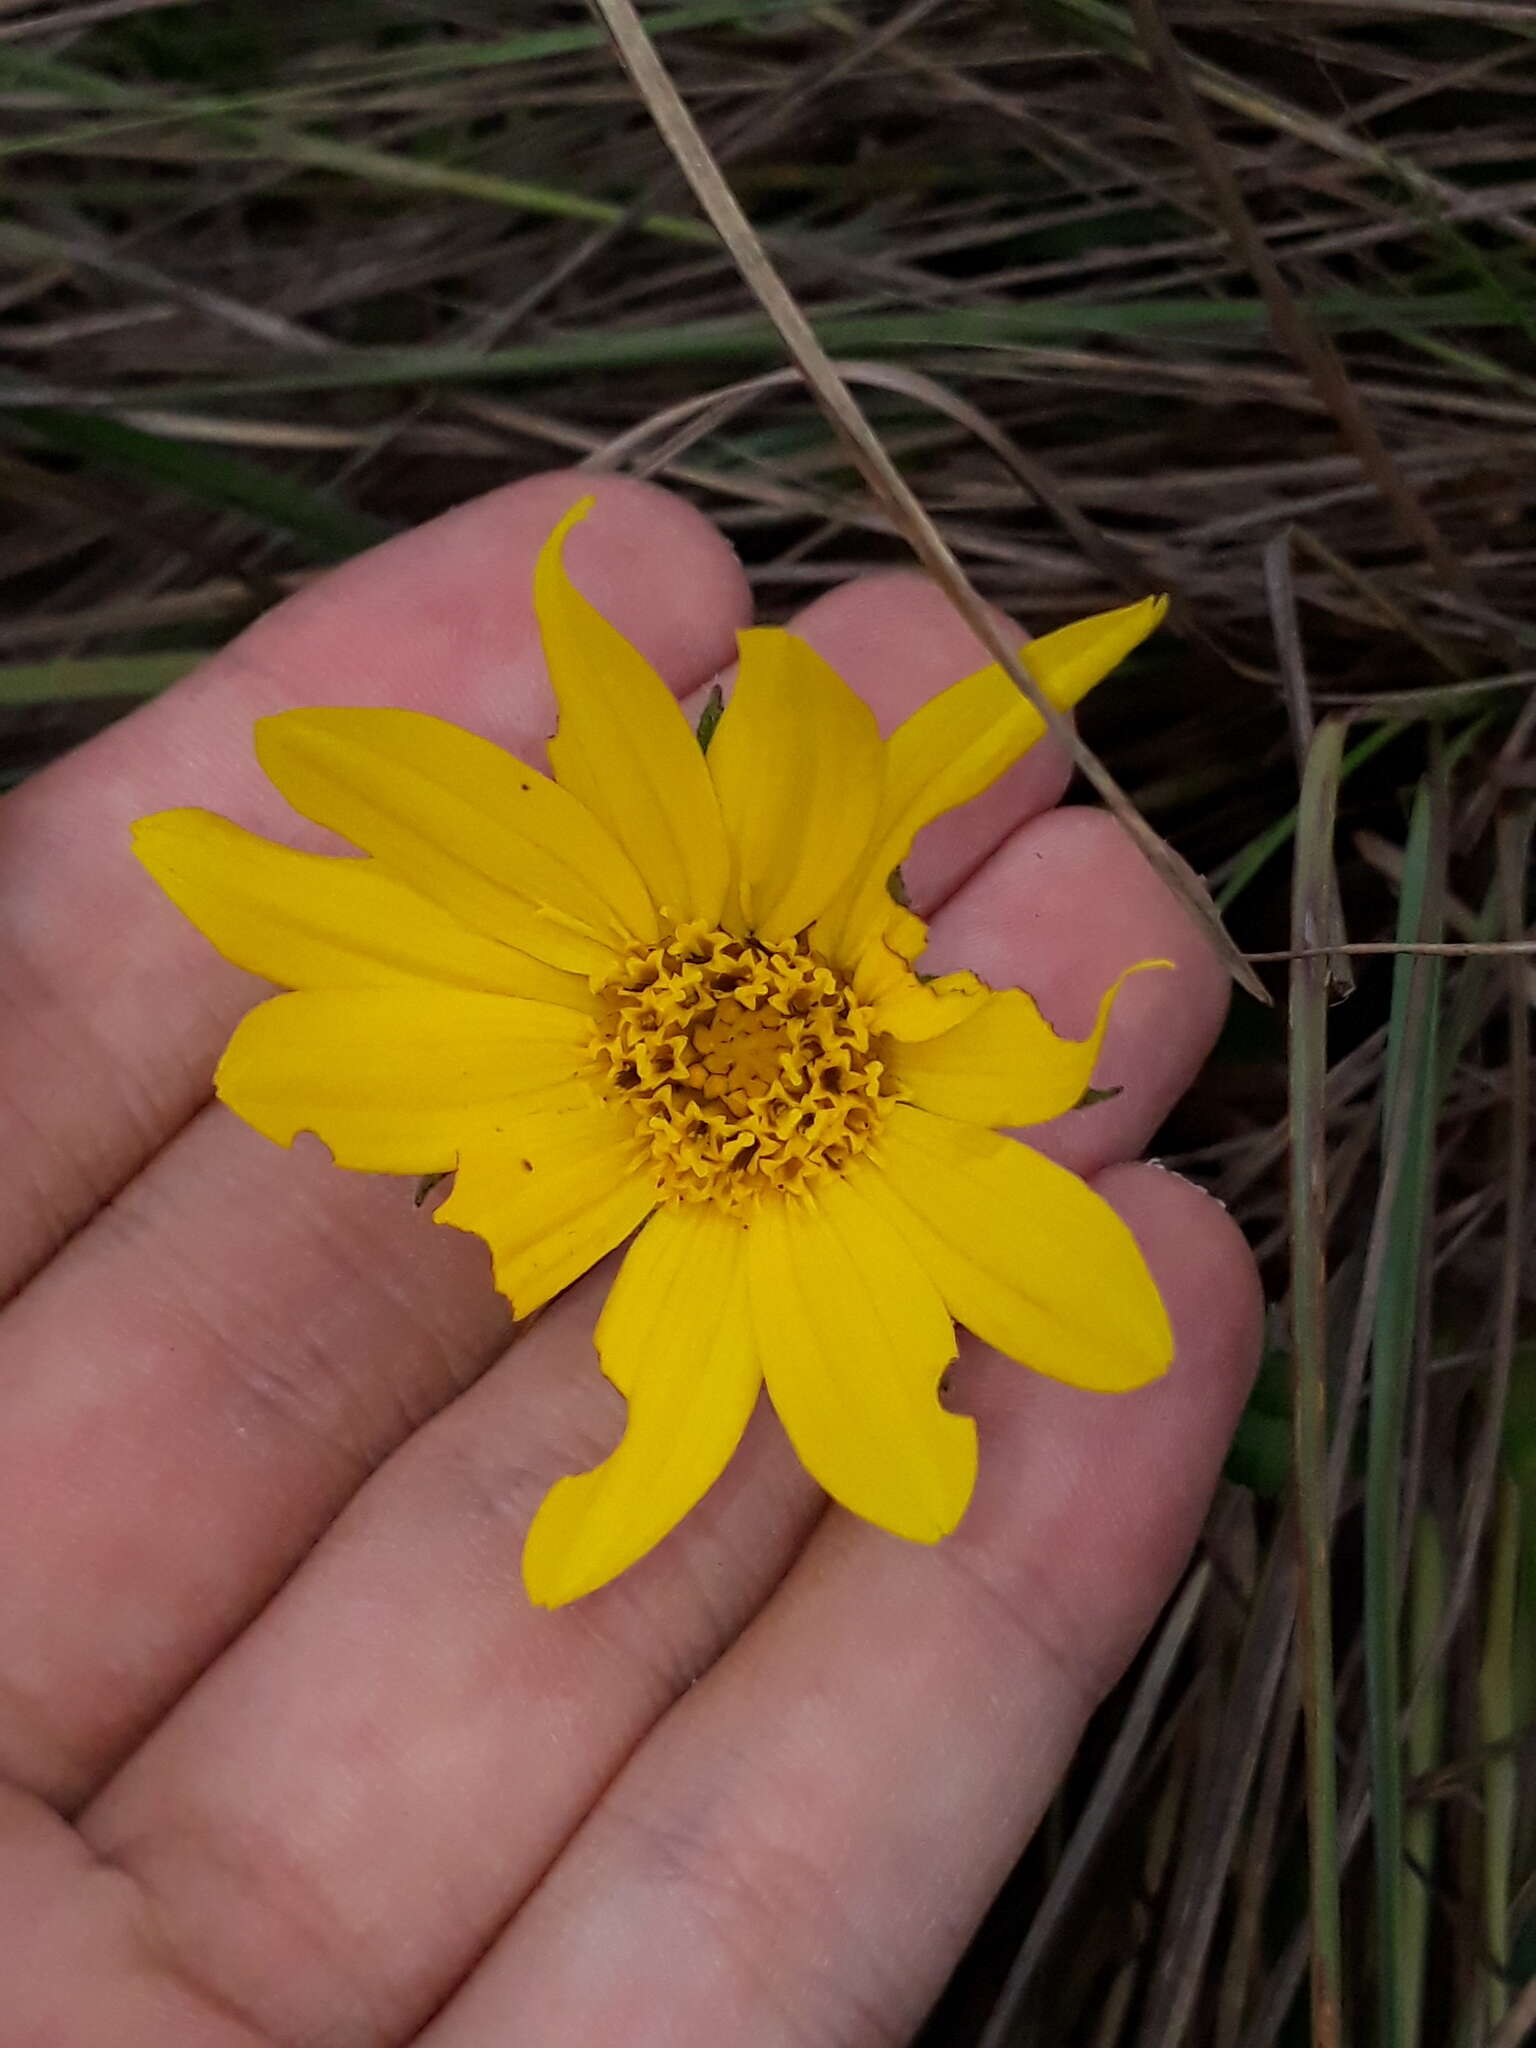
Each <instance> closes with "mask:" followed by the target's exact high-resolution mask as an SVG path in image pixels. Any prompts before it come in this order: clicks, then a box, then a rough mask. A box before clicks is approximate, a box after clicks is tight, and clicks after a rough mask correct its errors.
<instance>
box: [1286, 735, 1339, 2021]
mask: <svg viewBox="0 0 1536 2048" xmlns="http://www.w3.org/2000/svg"><path fill="white" fill-rule="evenodd" d="M1345 731H1346V728H1345V725H1344V723H1343V721H1342V720H1338V719H1332V718H1330V719H1325V720H1324V721H1323V723H1322V724H1321V725H1320V726H1319V727H1318V729H1317V732H1316V734H1315V736H1314V738H1313V741H1312V745H1311V747H1310V748H1309V749H1308V751H1307V762H1306V769H1305V772H1304V774H1303V776H1302V784H1301V802H1300V805H1299V806H1298V812H1299V818H1298V835H1297V845H1296V865H1295V872H1294V876H1293V879H1292V890H1291V944H1292V946H1293V947H1294V948H1296V949H1297V950H1298V951H1299V950H1300V949H1302V948H1305V947H1309V946H1312V945H1313V944H1315V942H1316V935H1317V932H1318V930H1319V929H1320V923H1319V920H1320V917H1321V914H1322V910H1323V906H1324V905H1325V904H1326V903H1327V902H1328V900H1329V877H1330V874H1331V871H1332V861H1333V829H1334V817H1335V813H1336V809H1337V803H1338V788H1339V775H1340V770H1341V765H1342V761H1343V754H1344V735H1345ZM1288 1065H1289V1082H1290V1100H1291V1188H1290V1195H1291V1350H1292V1358H1293V1361H1294V1369H1295V1374H1296V1389H1295V1395H1294V1399H1293V1403H1292V1421H1293V1426H1294V1431H1295V1449H1294V1471H1295V1483H1296V1516H1297V1534H1298V1537H1299V1539H1300V1549H1301V1555H1300V1560H1299V1568H1298V1612H1297V1622H1298V1636H1299V1655H1300V1663H1301V1693H1302V1706H1303V1711H1304V1716H1305V1725H1306V1736H1307V1755H1306V1782H1307V1854H1308V1869H1309V1876H1310V1880H1311V1896H1310V1908H1309V1917H1310V1921H1311V1928H1312V2038H1313V2044H1314V2048H1339V2043H1340V2041H1341V2039H1342V2035H1341V2028H1342V2025H1343V1982H1344V1957H1343V1933H1342V1928H1341V1919H1340V1910H1339V1861H1340V1859H1339V1792H1338V1771H1337V1764H1336V1761H1335V1757H1336V1748H1337V1728H1336V1722H1335V1711H1334V1686H1333V1589H1332V1583H1331V1568H1330V1551H1331V1528H1332V1518H1331V1515H1330V1512H1329V1500H1328V1334H1327V1329H1328V1324H1327V1297H1326V1289H1327V1272H1328V1252H1327V1229H1328V1165H1327V1142H1328V1141H1327V1129H1326V1119H1325V1106H1324V1105H1325V1094H1324V1091H1325V1087H1326V1083H1327V1078H1328V968H1327V962H1326V960H1325V959H1322V958H1320V957H1318V956H1316V955H1312V956H1309V957H1307V958H1305V959H1296V960H1293V961H1292V963H1291V985H1290V1049H1289V1061H1288Z"/></svg>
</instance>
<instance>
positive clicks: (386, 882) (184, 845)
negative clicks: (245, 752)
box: [133, 810, 593, 1011]
mask: <svg viewBox="0 0 1536 2048" xmlns="http://www.w3.org/2000/svg"><path fill="white" fill-rule="evenodd" d="M133 850H134V852H135V853H136V854H137V855H138V857H139V859H140V860H141V861H142V862H143V864H144V866H145V867H146V868H147V869H148V870H149V872H150V873H151V874H152V875H153V876H154V878H155V880H156V881H157V882H158V883H159V884H160V886H161V888H162V889H163V890H164V891H165V893H166V894H167V896H169V897H170V899H171V901H172V902H173V903H174V904H175V905H176V907H177V908H178V909H179V910H181V911H182V912H183V913H184V914H185V915H186V916H187V917H189V918H190V919H191V920H192V922H193V924H195V925H196V926H197V928H198V930H199V931H200V932H201V933H202V934H203V936H204V937H205V938H207V939H211V940H212V941H213V943H214V945H215V946H217V947H218V949H219V951H220V952H221V953H222V954H223V955H224V957H225V959H226V960H233V961H234V963H235V965H236V966H237V967H244V968H246V969H247V970H248V971H249V972H250V973H252V974H263V975H265V976H266V978H267V979H268V981H276V982H281V983H282V984H283V986H284V987H286V988H378V987H382V986H387V985H389V984H392V983H394V982H399V981H430V982H437V983H443V984H447V985H448V986H451V987H455V988H473V989H488V990H491V991H493V992H495V993H496V994H498V995H509V996H529V997H532V998H533V999H534V1000H535V1001H538V1002H546V1003H564V1004H566V1005H568V1006H569V1007H571V1008H575V1009H581V1010H585V1011H590V1010H591V1009H592V1007H593V999H592V994H591V991H590V989H589V988H588V986H587V984H586V983H585V982H584V981H582V980H580V979H579V978H578V977H577V976H576V975H574V974H563V973H562V972H561V971H560V970H559V968H556V967H547V966H546V965H545V964H544V962H543V961H542V960H535V959H533V957H532V956H531V955H530V954H527V953H520V952H518V951H517V950H516V949H515V948H514V947H512V946H503V945H498V944H497V942H496V941H495V940H494V939H487V938H485V937H483V936H482V935H481V934H480V933H479V932H474V931H471V930H470V929H469V927H468V926H467V925H462V924H459V923H457V922H456V921H455V920H454V919H453V918H451V917H449V916H448V915H447V913H446V912H445V911H442V910H439V909H438V908H437V906H436V905H435V904H433V903H429V902H428V901H427V900H426V898H425V897H424V896H418V895H417V894H416V892H415V890H413V889H408V888H407V887H406V886H405V884H404V883H403V882H399V881H397V880H396V879H395V878H394V876H393V875H391V874H388V873H387V872H386V871H385V870H384V869H383V868H381V867H380V866H379V864H378V862H377V861H372V860H338V859H335V858H334V857H332V856H331V855H329V854H322V853H297V852H295V850H294V849H293V848H292V847H291V846H276V845H274V844H273V843H272V841H271V840H269V839H260V838H258V837H257V836H256V834H255V833H254V832H246V831H243V830H242V829H241V827H240V826H238V825H232V824H231V823H230V822H229V820H228V819H227V818H220V817H217V816H215V815H214V813H213V812H212V811H195V810H185V811H160V812H158V813H157V814H156V815H155V816H154V817H152V818H140V819H139V821H138V823H137V824H136V825H135V826H134V828H133Z"/></svg>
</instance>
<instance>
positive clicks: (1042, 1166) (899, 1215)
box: [868, 1104, 1173, 1393]
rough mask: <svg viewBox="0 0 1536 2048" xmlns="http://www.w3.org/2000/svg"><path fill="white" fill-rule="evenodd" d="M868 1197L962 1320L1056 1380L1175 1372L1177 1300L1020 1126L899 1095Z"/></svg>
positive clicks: (1126, 1236) (1094, 1382)
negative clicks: (970, 1119)
mask: <svg viewBox="0 0 1536 2048" xmlns="http://www.w3.org/2000/svg"><path fill="white" fill-rule="evenodd" d="M874 1165H875V1167H876V1169H877V1170H876V1171H875V1172H874V1173H872V1174H871V1175H870V1176H869V1181H868V1187H869V1198H870V1200H871V1202H872V1203H873V1204H874V1205H875V1206H876V1207H878V1209H879V1211H880V1213H881V1215H882V1216H883V1217H884V1218H885V1219H886V1220H887V1221H888V1222H889V1223H890V1225H891V1226H892V1228H893V1229H894V1230H896V1231H897V1232H898V1233H899V1234H900V1235H901V1237H903V1238H904V1239H905V1240H906V1244H907V1255H908V1257H909V1258H910V1259H911V1260H912V1261H913V1262H914V1264H921V1265H922V1267H923V1268H924V1270H925V1271H926V1272H927V1273H929V1274H930V1275H931V1276H932V1278H933V1280H934V1282H935V1283H936V1284H937V1286H938V1289H939V1292H940V1293H941V1294H942V1296H943V1297H944V1303H945V1306H946V1307H947V1308H948V1310H949V1312H950V1314H951V1315H952V1316H953V1317H954V1318H955V1320H956V1322H959V1323H963V1324H964V1325H965V1327H966V1328H967V1329H968V1330H974V1331H975V1333H976V1335H977V1336H978V1337H980V1338H982V1339H983V1340H984V1341H985V1342H986V1343H988V1344H991V1345H994V1346H995V1347H996V1348H997V1349H998V1350H999V1351H1003V1352H1006V1353H1007V1355H1008V1356H1009V1357H1010V1358H1016V1359H1018V1360H1019V1362H1020V1363H1021V1364H1022V1365H1027V1366H1030V1367H1032V1368H1033V1369H1034V1370H1035V1371H1036V1372H1042V1373H1047V1374H1049V1375H1050V1377H1051V1378H1052V1379H1058V1380H1067V1381H1069V1382H1070V1383H1071V1384H1072V1385H1073V1386H1078V1387H1088V1388H1092V1389H1094V1390H1096V1391H1098V1392H1101V1393H1124V1392H1127V1391H1128V1390H1129V1389H1130V1388H1132V1387H1139V1386H1142V1385H1144V1384H1145V1383H1146V1382H1147V1381H1148V1380H1154V1379H1156V1378H1157V1377H1158V1376H1159V1375H1160V1374H1161V1373H1163V1372H1166V1370H1167V1369H1168V1364H1169V1361H1170V1359H1171V1358H1172V1356H1173V1334H1172V1332H1171V1330H1170V1329H1169V1326H1168V1316H1167V1311H1166V1310H1165V1309H1164V1307H1163V1304H1162V1300H1161V1298H1160V1296H1159V1295H1158V1292H1157V1287H1156V1284H1155V1283H1154V1281H1153V1279H1152V1275H1151V1274H1150V1273H1149V1272H1148V1270H1147V1265H1146V1261H1145V1260H1144V1259H1143V1258H1142V1255H1141V1250H1140V1247H1139V1246H1138V1245H1137V1243H1136V1240H1135V1238H1134V1237H1133V1236H1132V1235H1131V1233H1130V1231H1129V1229H1128V1228H1127V1227H1126V1225H1125V1224H1124V1223H1122V1222H1121V1220H1120V1218H1119V1217H1118V1216H1117V1215H1116V1214H1115V1212H1114V1210H1113V1209H1111V1208H1110V1206H1109V1204H1108V1203H1107V1202H1105V1201H1104V1200H1102V1199H1101V1198H1100V1197H1099V1196H1098V1195H1096V1194H1095V1193H1094V1192H1093V1190H1092V1189H1091V1188H1090V1187H1089V1186H1088V1185H1087V1184H1086V1182H1084V1181H1081V1180H1079V1179H1078V1177H1077V1175H1076V1174H1075V1173H1069V1172H1068V1171H1067V1169H1066V1168H1065V1167H1064V1166H1057V1165H1056V1164H1055V1163H1054V1162H1053V1161H1052V1160H1049V1159H1046V1158H1044V1157H1043V1156H1042V1155H1041V1154H1040V1153H1038V1152H1034V1151H1031V1149H1030V1148H1029V1146H1027V1145H1021V1144H1020V1143H1019V1141H1018V1140H1017V1139H1016V1138H1004V1137H999V1136H998V1134H997V1133H996V1132H995V1131H986V1130H981V1129H979V1128H978V1127H977V1126H976V1125H975V1124H962V1123H952V1122H951V1121H950V1120H949V1119H948V1118H946V1117H938V1116H933V1115H931V1114H930V1113H929V1112H928V1111H927V1110H922V1109H915V1108H912V1107H910V1106H908V1105H907V1104H898V1105H897V1107H896V1108H894V1109H893V1110H892V1111H891V1113H890V1115H889V1116H888V1117H887V1118H886V1122H885V1127H884V1130H883V1131H882V1133H881V1141H880V1148H879V1152H878V1155H877V1157H876V1159H875V1161H874Z"/></svg>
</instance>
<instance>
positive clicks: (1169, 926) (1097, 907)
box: [924, 805, 1230, 1174]
mask: <svg viewBox="0 0 1536 2048" xmlns="http://www.w3.org/2000/svg"><path fill="white" fill-rule="evenodd" d="M1139 960H1167V961H1169V962H1170V963H1171V972H1158V973H1153V974H1138V975H1134V976H1133V977H1132V979H1131V980H1130V981H1128V982H1127V983H1126V985H1125V987H1124V988H1123V989H1122V990H1121V992H1120V995H1119V997H1118V998H1117V1000H1116V1003H1115V1007H1114V1010H1113V1012H1112V1014H1111V1017H1110V1022H1109V1029H1108V1031H1107V1032H1106V1034H1105V1038H1104V1045H1103V1049H1102V1051H1101V1052H1100V1055H1099V1061H1098V1065H1097V1067H1096V1068H1095V1071H1094V1077H1093V1085H1094V1087H1095V1088H1099V1089H1114V1090H1116V1091H1117V1092H1116V1093H1115V1094H1114V1095H1113V1096H1112V1097H1111V1098H1110V1099H1109V1100H1108V1101H1104V1102H1095V1103H1094V1104H1093V1105H1092V1106H1091V1107H1085V1108H1082V1109H1075V1110H1069V1111H1068V1112H1067V1114H1066V1115H1065V1116H1061V1117H1057V1118H1055V1119H1054V1121H1053V1122H1051V1123H1049V1124H1044V1125H1036V1126H1035V1127H1034V1128H1033V1129H1031V1130H1029V1131H1028V1132H1027V1133H1026V1134H1025V1135H1026V1136H1027V1138H1028V1140H1029V1143H1030V1144H1031V1145H1034V1146H1036V1147H1038V1149H1039V1150H1040V1151H1042V1152H1047V1153H1049V1154H1050V1156H1051V1157H1052V1158H1053V1159H1058V1160H1060V1161H1061V1163H1062V1164H1063V1165H1064V1166H1070V1167H1071V1168H1072V1170H1073V1171H1074V1172H1075V1173H1083V1174H1092V1173H1096V1172H1097V1171H1098V1170H1099V1169H1100V1168H1101V1167H1104V1166H1108V1165H1110V1164H1112V1163H1113V1162H1115V1161H1116V1160H1122V1159H1133V1158H1135V1157H1136V1156H1137V1155H1138V1154H1139V1153H1141V1152H1142V1151H1144V1150H1145V1148H1146V1146H1147V1144H1148V1142H1149V1141H1150V1140H1151V1138H1152V1136H1153V1134H1154V1132H1155V1131H1156V1130H1157V1127H1158V1125H1159V1124H1161V1123H1162V1121H1163V1119H1164V1118H1165V1117H1166V1116H1167V1114H1168V1112H1169V1111H1170V1110H1171V1109H1172V1108H1173V1106H1174V1104H1175V1103H1176V1102H1177V1101H1178V1100H1179V1098H1180V1096H1181V1095H1182V1094H1183V1093H1184V1091H1185V1090H1186V1089H1187V1088H1188V1087H1189V1085H1190V1083H1191V1082H1192V1081H1193V1080H1194V1078H1195V1075H1196V1074H1197V1073H1198V1072H1199V1070H1200V1067H1201V1065H1202V1063H1203V1062H1204V1060H1205V1057H1206V1055H1207V1054H1208V1053H1209V1051H1210V1049H1211V1047H1212V1046H1213V1045H1214V1044H1215V1042H1216V1037H1217V1034H1218V1033H1219V1031H1220V1030H1221V1026H1222V1021H1223V1019H1224V1018H1225V1016H1226V1014H1227V1002H1228V996H1229V992H1230V987H1229V983H1228V980H1227V976H1226V972H1225V970H1224V969H1223V967H1222V965H1221V963H1220V961H1219V960H1218V959H1217V958H1216V955H1215V954H1214V953H1213V952H1212V950H1211V947H1210V944H1209V942H1208V941H1207V939H1206V938H1205V936H1204V934H1203V933H1202V932H1201V930H1200V927H1199V926H1198V925H1197V924H1196V923H1195V922H1194V920H1193V919H1192V918H1191V917H1190V915H1189V913H1188V912H1187V911H1186V910H1185V909H1184V908H1183V906H1182V905H1181V904H1180V903H1179V901H1178V900H1177V898H1176V897H1175V896H1174V895H1173V894H1172V892H1171V891H1170V890H1169V888H1168V885H1167V884H1166V883H1165V882H1164V881H1163V880H1162V878H1161V876H1159V875H1158V873H1157V872H1156V870H1155V869H1154V868H1153V867H1152V866H1151V865H1150V863H1149V862H1148V861H1147V859H1146V858H1145V856H1144V855H1143V854H1142V853H1141V851H1140V850H1139V848H1138V847H1137V846H1136V844H1135V842H1134V841H1133V840H1132V839H1131V837H1130V835H1129V834H1128V833H1127V832H1126V831H1125V829H1124V828H1123V827H1122V826H1121V825H1119V824H1117V823H1116V821H1115V820H1114V819H1113V818H1112V817H1110V815H1109V814H1108V812H1106V811H1098V810H1089V809H1086V808H1077V807H1073V806H1070V805H1069V806H1067V807H1066V808H1064V809H1062V810H1057V811H1052V812H1050V813H1049V814H1048V815H1047V816H1045V817H1042V818H1037V819H1035V820H1033V821H1032V822H1031V823H1028V824H1026V825H1024V826H1023V827H1022V828H1021V829H1020V830H1019V831H1017V832H1015V833H1014V834H1013V835H1012V836H1011V837H1010V838H1009V839H1008V840H1007V841H1006V842H1005V843H1004V845H1002V846H1001V847H1000V848H999V849H998V850H997V851H996V852H995V853H994V854H993V855H992V857H991V858H990V859H989V860H988V861H987V862H986V864H985V865H984V866H983V867H981V868H980V869H979V870H978V871H977V872H976V873H975V874H974V875H973V876H972V878H971V880H970V881H969V882H968V883H967V884H966V886H965V887H964V888H963V889H960V890H959V891H957V892H956V894H955V895H954V896H953V897H952V898H951V899H950V900H949V901H948V902H947V903H946V904H945V905H944V907H943V908H942V909H941V910H940V911H939V913H938V915H937V916H936V917H935V919H934V922H933V926H932V944H931V946H930V948H929V952H928V955H927V956H926V958H925V961H924V965H925V966H926V967H931V968H933V969H934V970H935V971H938V972H947V971H949V970H950V969H952V968H956V967H969V968H971V969H973V970H974V972H975V973H977V974H979V975H980V976H981V978H982V979H983V980H984V981H986V982H988V983H989V984H990V985H991V986H992V987H994V988H1022V989H1024V990H1026V991H1027V992H1028V993H1029V994H1030V995H1032V996H1033V997H1034V999H1035V1001H1036V1002H1037V1003H1038V1004H1039V1006H1040V1009H1041V1011H1042V1013H1043V1014H1044V1016H1045V1019H1046V1021H1047V1022H1048V1023H1049V1024H1051V1025H1053V1026H1054V1027H1055V1029H1056V1030H1057V1031H1059V1032H1061V1033H1062V1034H1063V1035H1064V1036H1066V1037H1069V1038H1083V1037H1086V1036H1087V1034H1088V1033H1089V1031H1090V1030H1091V1029H1092V1027H1093V1022H1094V1018H1095V1015H1096V1013H1097V1011H1098V1006H1099V1002H1100V999H1101V998H1102V997H1103V994H1104V991H1105V990H1106V989H1107V988H1108V987H1109V985H1110V983H1111V982H1113V981H1114V980H1115V979H1116V977H1117V976H1118V975H1120V974H1121V973H1123V972H1124V970H1125V969H1126V968H1127V967H1130V966H1132V965H1133V964H1134V963H1135V962H1137V961H1139Z"/></svg>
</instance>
